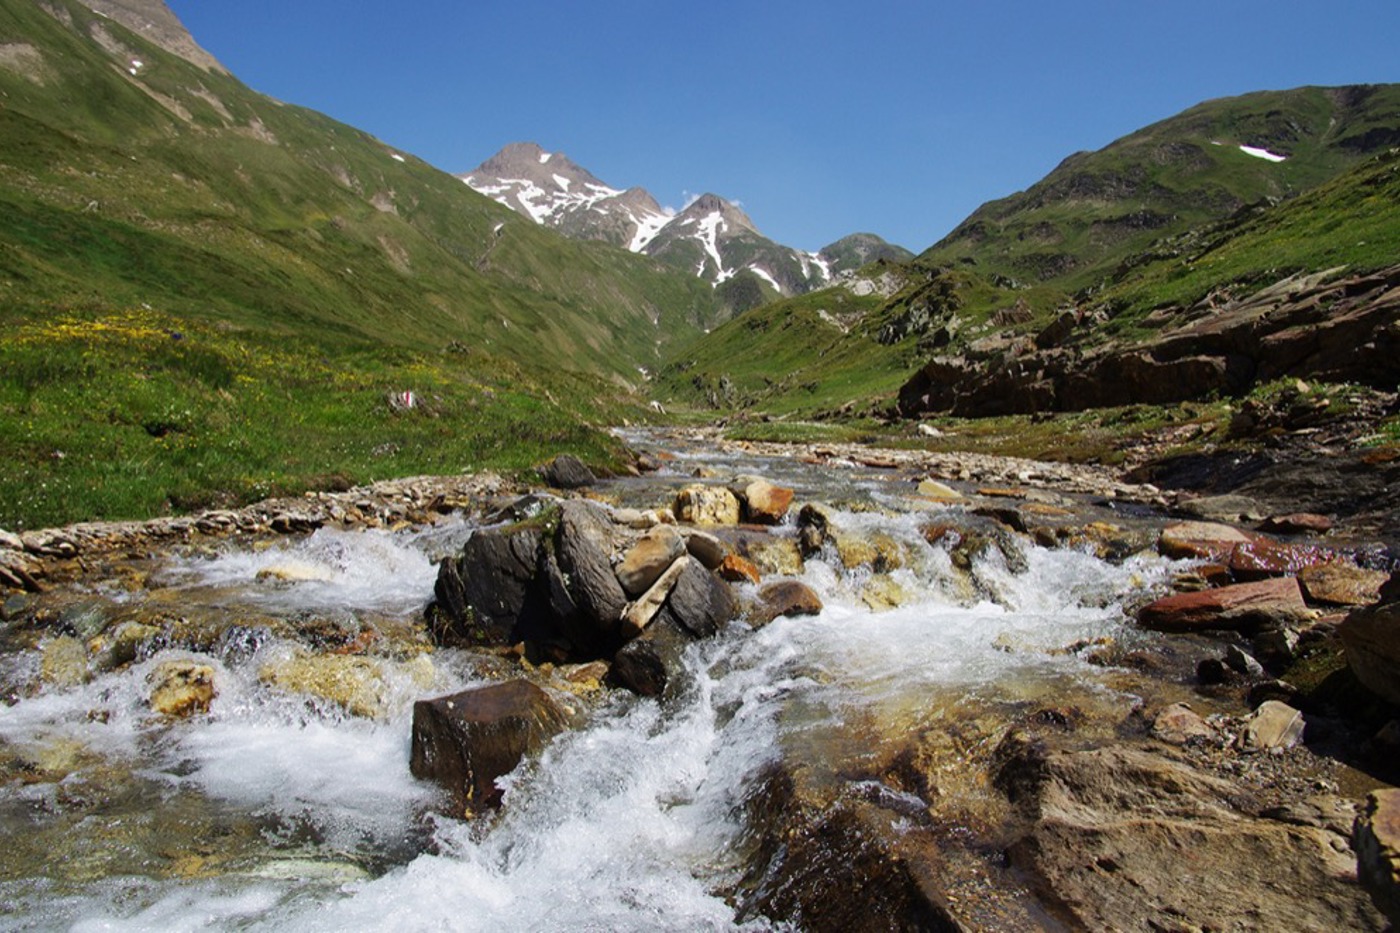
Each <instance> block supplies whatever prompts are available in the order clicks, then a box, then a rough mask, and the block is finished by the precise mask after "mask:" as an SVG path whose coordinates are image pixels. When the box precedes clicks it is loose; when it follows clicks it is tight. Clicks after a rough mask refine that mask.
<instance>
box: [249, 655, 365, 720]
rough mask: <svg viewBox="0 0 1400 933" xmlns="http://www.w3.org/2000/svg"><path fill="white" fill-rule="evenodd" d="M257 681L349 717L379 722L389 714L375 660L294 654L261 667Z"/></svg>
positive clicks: (347, 656)
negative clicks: (340, 709)
mask: <svg viewBox="0 0 1400 933" xmlns="http://www.w3.org/2000/svg"><path fill="white" fill-rule="evenodd" d="M258 680H260V681H262V682H263V683H265V684H267V685H268V686H272V687H277V688H278V689H280V690H284V691H286V692H288V693H298V694H302V695H303V696H307V697H311V698H314V699H318V700H325V701H328V702H330V703H335V704H337V705H339V706H342V707H344V708H345V710H346V712H348V713H350V714H351V715H352V716H363V717H364V718H366V719H378V718H381V717H383V716H384V715H385V714H386V713H387V712H388V708H387V693H388V683H387V680H386V677H385V670H384V666H383V664H382V663H381V662H380V661H378V660H377V659H374V658H365V657H357V656H353V655H339V654H332V655H296V656H293V657H290V658H283V659H279V660H275V661H269V662H268V663H267V664H264V665H263V667H262V669H261V670H259V671H258Z"/></svg>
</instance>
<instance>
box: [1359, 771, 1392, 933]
mask: <svg viewBox="0 0 1400 933" xmlns="http://www.w3.org/2000/svg"><path fill="white" fill-rule="evenodd" d="M1352 846H1353V847H1354V848H1355V849H1356V875H1357V878H1358V880H1360V882H1361V886H1362V887H1364V888H1365V889H1366V891H1367V892H1368V893H1369V894H1370V895H1371V900H1372V901H1373V902H1374V903H1375V905H1376V907H1378V908H1380V911H1381V913H1383V914H1385V915H1386V917H1387V918H1389V920H1390V922H1391V923H1392V924H1394V925H1395V926H1396V927H1400V789H1397V788H1393V787H1391V788H1384V789H1382V790H1376V791H1372V792H1371V793H1370V795H1369V796H1368V797H1367V798H1366V808H1365V809H1364V810H1362V812H1361V814H1360V815H1359V816H1358V817H1357V818H1356V825H1355V827H1354V829H1353V831H1352Z"/></svg>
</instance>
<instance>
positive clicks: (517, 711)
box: [409, 680, 567, 814]
mask: <svg viewBox="0 0 1400 933" xmlns="http://www.w3.org/2000/svg"><path fill="white" fill-rule="evenodd" d="M566 724H567V717H566V714H565V713H564V711H563V709H561V708H560V707H559V705H558V704H556V703H555V702H554V701H553V700H551V699H550V698H549V695H548V694H547V693H545V692H544V691H543V690H541V689H540V688H539V687H537V686H535V685H534V684H532V683H530V682H529V681H526V680H512V681H508V682H506V683H503V684H492V685H491V686H489V687H477V688H474V689H471V690H463V691H462V692H461V693H454V694H452V695H450V696H444V697H437V698H436V699H432V700H419V701H418V702H417V703H414V704H413V747H412V752H411V756H410V759H409V770H410V771H412V772H413V776H414V777H417V778H423V779H425V780H430V781H435V782H436V783H438V784H440V785H442V786H443V787H444V788H446V789H447V790H448V791H449V792H450V793H451V794H452V799H453V805H454V809H455V811H456V812H457V813H462V814H471V813H480V812H482V811H484V810H487V809H493V808H496V807H499V806H500V805H501V793H502V792H501V790H500V789H499V788H498V787H497V786H496V778H498V777H501V776H502V775H505V774H509V773H510V772H511V771H513V770H515V767H516V766H517V765H519V764H520V761H521V759H523V758H524V757H525V756H526V755H530V754H534V753H536V752H538V751H539V750H540V749H541V748H543V747H544V745H545V743H546V742H548V741H549V740H550V739H551V738H553V737H554V736H555V735H556V734H557V733H559V732H560V731H562V730H563V729H564V727H565V725H566Z"/></svg>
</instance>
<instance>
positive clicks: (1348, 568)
mask: <svg viewBox="0 0 1400 933" xmlns="http://www.w3.org/2000/svg"><path fill="white" fill-rule="evenodd" d="M1388 579H1390V574H1388V573H1386V572H1385V571H1384V570H1367V569H1365V568H1364V567H1358V566H1356V565H1355V564H1353V563H1351V562H1349V561H1333V562H1332V563H1327V564H1318V565H1316V566H1313V567H1305V568H1303V570H1301V571H1300V572H1299V573H1298V582H1299V583H1300V584H1301V585H1302V587H1303V593H1304V594H1305V595H1306V596H1307V597H1308V599H1310V600H1312V601H1313V602H1315V603H1327V604H1328V605H1332V606H1369V605H1371V604H1372V603H1374V602H1376V600H1378V599H1380V592H1381V587H1382V586H1384V585H1385V581H1386V580H1388Z"/></svg>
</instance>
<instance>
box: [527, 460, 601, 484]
mask: <svg viewBox="0 0 1400 933" xmlns="http://www.w3.org/2000/svg"><path fill="white" fill-rule="evenodd" d="M540 476H541V478H543V479H544V481H545V482H546V483H548V484H549V485H550V486H553V487H554V488H555V489H580V488H582V487H584V486H592V485H593V484H594V483H596V482H598V477H596V476H595V475H593V471H592V470H590V469H589V468H588V465H587V464H585V463H584V462H583V461H582V460H580V459H579V458H578V457H575V456H574V455H572V454H560V455H559V456H557V457H555V458H554V459H553V460H551V461H549V462H548V463H546V464H545V465H544V466H542V467H540Z"/></svg>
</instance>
